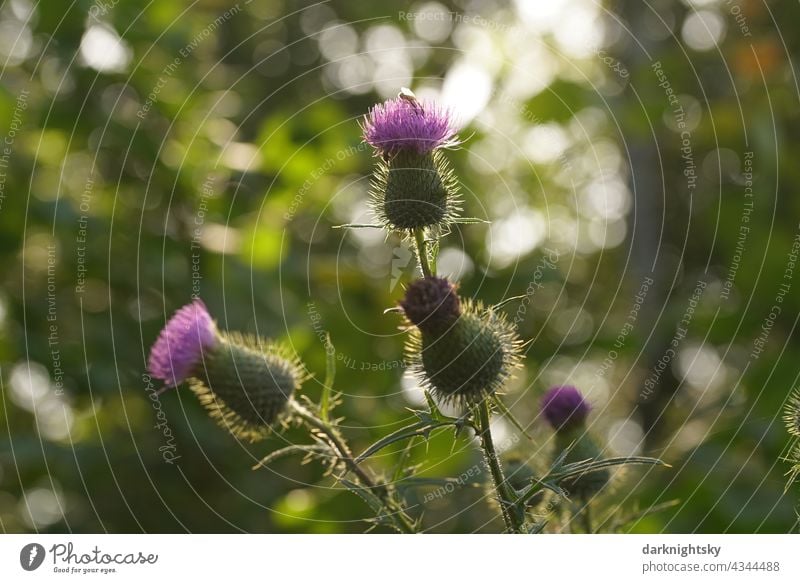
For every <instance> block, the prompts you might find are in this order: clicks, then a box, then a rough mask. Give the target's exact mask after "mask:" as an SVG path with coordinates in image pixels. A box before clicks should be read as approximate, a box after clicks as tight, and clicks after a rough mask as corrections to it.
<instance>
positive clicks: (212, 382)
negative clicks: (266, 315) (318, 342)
mask: <svg viewBox="0 0 800 583" xmlns="http://www.w3.org/2000/svg"><path fill="white" fill-rule="evenodd" d="M203 364H204V366H203V367H202V368H201V369H200V370H199V371H198V372H197V373H196V375H195V376H194V377H193V378H192V379H191V380H190V381H189V384H190V386H191V388H192V390H193V391H194V393H195V394H196V395H197V397H198V399H199V400H200V403H202V404H203V406H204V407H206V409H207V410H208V411H209V414H210V415H211V417H212V418H213V419H215V420H216V421H217V422H218V423H219V425H220V426H222V427H224V428H225V429H227V430H228V431H230V432H231V434H233V435H234V436H235V437H238V438H241V439H247V440H250V441H257V440H259V439H263V438H264V437H266V436H267V435H269V433H270V430H271V429H272V428H273V427H275V425H276V424H277V423H278V422H279V421H280V420H281V419H282V418H283V416H284V414H285V412H286V410H287V405H288V403H289V399H291V397H292V395H293V394H294V392H295V391H297V390H298V389H299V388H300V385H301V384H302V382H303V380H305V378H306V375H305V372H304V370H303V366H302V364H301V363H300V362H299V361H298V359H297V358H296V357H294V356H292V355H291V354H289V353H288V351H287V350H285V349H284V348H283V347H281V346H279V345H277V344H271V343H267V342H265V341H264V340H262V339H260V338H257V337H254V336H243V335H241V334H238V333H224V334H222V335H221V341H220V343H219V344H218V345H217V346H216V348H215V349H214V350H212V351H211V352H210V354H209V355H208V356H207V357H206V358H205V359H204V363H203Z"/></svg>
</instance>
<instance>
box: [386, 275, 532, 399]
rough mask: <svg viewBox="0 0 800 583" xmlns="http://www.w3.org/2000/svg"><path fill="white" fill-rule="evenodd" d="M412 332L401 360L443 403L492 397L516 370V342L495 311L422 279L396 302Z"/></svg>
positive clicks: (447, 285) (433, 280) (510, 328)
mask: <svg viewBox="0 0 800 583" xmlns="http://www.w3.org/2000/svg"><path fill="white" fill-rule="evenodd" d="M400 306H401V307H402V308H403V311H404V312H405V315H406V318H407V320H408V321H409V323H410V324H412V325H413V327H412V328H411V330H410V332H411V334H410V336H409V339H408V342H407V343H406V356H407V359H408V361H409V365H410V368H411V370H412V372H413V373H414V374H415V375H416V376H417V378H418V379H419V381H420V383H421V384H422V386H423V387H425V388H426V389H428V390H430V391H431V392H432V393H433V394H434V395H435V396H436V397H437V398H438V399H439V400H441V401H443V402H455V403H457V404H460V405H472V404H475V403H478V402H480V401H481V400H483V399H484V398H486V397H488V396H490V395H492V394H494V393H495V392H496V391H497V390H498V389H500V388H501V387H502V386H503V384H504V383H505V382H506V380H507V379H508V378H509V376H511V373H512V372H513V370H514V368H516V367H517V366H518V365H519V359H520V348H521V345H522V343H521V341H520V340H519V337H518V336H517V333H516V330H515V329H514V327H513V326H512V325H511V324H509V323H508V321H507V320H506V319H505V318H504V317H503V316H502V315H501V314H498V313H496V312H495V311H494V310H491V309H486V308H484V307H483V306H482V305H481V304H480V303H473V302H472V301H470V300H464V299H461V298H458V296H456V295H455V290H454V288H453V287H452V285H451V284H450V283H449V282H447V280H443V279H440V278H425V279H423V280H420V281H417V282H415V283H414V284H412V285H411V286H409V288H408V290H407V291H406V296H405V298H403V300H402V301H401V303H400Z"/></svg>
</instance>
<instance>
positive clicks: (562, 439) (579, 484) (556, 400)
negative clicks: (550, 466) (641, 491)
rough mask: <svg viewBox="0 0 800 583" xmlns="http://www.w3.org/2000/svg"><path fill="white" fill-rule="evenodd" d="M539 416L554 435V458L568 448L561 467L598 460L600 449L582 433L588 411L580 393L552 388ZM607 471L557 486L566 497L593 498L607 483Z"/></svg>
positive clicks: (592, 473)
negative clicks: (549, 426)
mask: <svg viewBox="0 0 800 583" xmlns="http://www.w3.org/2000/svg"><path fill="white" fill-rule="evenodd" d="M541 409H542V414H543V415H544V417H545V419H547V421H548V423H549V424H550V425H551V426H552V427H553V429H555V432H556V450H555V452H554V457H558V456H559V455H561V453H562V452H564V451H565V450H566V449H567V448H569V453H567V455H566V457H565V458H564V462H563V463H565V464H570V463H575V462H581V461H586V460H597V459H600V458H601V457H602V453H601V451H600V448H599V447H598V446H597V444H596V443H595V442H594V440H593V439H592V437H591V435H589V433H588V431H587V430H586V419H587V417H588V416H589V411H590V410H591V407H590V405H589V403H588V402H587V401H586V399H585V398H584V397H583V395H582V394H581V392H580V391H579V390H578V389H576V388H575V387H572V386H560V387H552V388H551V389H550V390H548V391H547V392H546V393H545V394H544V396H543V397H542V401H541ZM609 478H610V474H609V472H608V470H607V469H603V470H598V471H594V472H587V473H585V474H581V475H579V476H575V477H572V478H568V479H566V480H564V481H562V482H561V487H562V488H564V489H565V490H566V491H567V493H568V495H569V496H570V497H577V498H583V499H585V498H589V497H591V496H593V495H594V494H597V493H598V492H599V491H600V490H601V489H602V488H603V487H604V486H605V485H606V484H607V483H608V481H609Z"/></svg>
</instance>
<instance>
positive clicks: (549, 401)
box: [541, 385, 591, 430]
mask: <svg viewBox="0 0 800 583" xmlns="http://www.w3.org/2000/svg"><path fill="white" fill-rule="evenodd" d="M541 407H542V413H543V414H544V416H545V418H546V419H547V421H548V422H549V423H550V425H552V426H553V429H556V430H558V429H562V428H568V427H575V426H580V425H582V424H583V422H584V421H586V417H587V416H588V415H589V411H590V410H591V407H590V405H589V403H588V402H587V401H586V399H584V398H583V395H582V394H581V392H580V391H579V390H578V389H576V388H575V387H572V386H569V385H565V386H562V387H552V388H551V389H549V390H548V391H547V392H546V393H545V394H544V396H543V397H542V401H541Z"/></svg>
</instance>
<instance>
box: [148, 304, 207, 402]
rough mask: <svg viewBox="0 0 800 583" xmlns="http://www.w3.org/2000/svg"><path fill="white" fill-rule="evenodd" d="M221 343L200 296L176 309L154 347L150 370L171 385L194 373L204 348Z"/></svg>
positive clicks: (152, 374) (167, 384)
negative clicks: (218, 341)
mask: <svg viewBox="0 0 800 583" xmlns="http://www.w3.org/2000/svg"><path fill="white" fill-rule="evenodd" d="M216 344H217V327H216V325H215V324H214V321H213V320H212V319H211V316H210V315H209V314H208V310H207V309H206V306H205V304H204V303H203V302H202V300H199V299H196V300H194V301H193V302H192V303H191V304H187V305H185V306H183V307H182V308H181V309H179V310H178V311H177V312H175V315H174V316H172V318H170V320H169V322H167V325H166V326H164V329H163V330H161V333H160V334H159V336H158V340H156V342H155V344H153V347H152V349H151V350H150V358H149V359H148V361H147V369H148V371H149V372H150V375H151V376H152V377H154V378H157V379H159V380H162V381H164V384H165V385H166V386H168V387H174V386H177V385H179V384H181V383H182V382H183V381H184V380H186V379H187V378H188V377H190V376H192V373H193V371H194V369H195V367H196V366H197V365H198V364H199V363H200V362H201V360H202V358H203V353H204V351H208V350H210V349H211V348H214V346H216Z"/></svg>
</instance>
